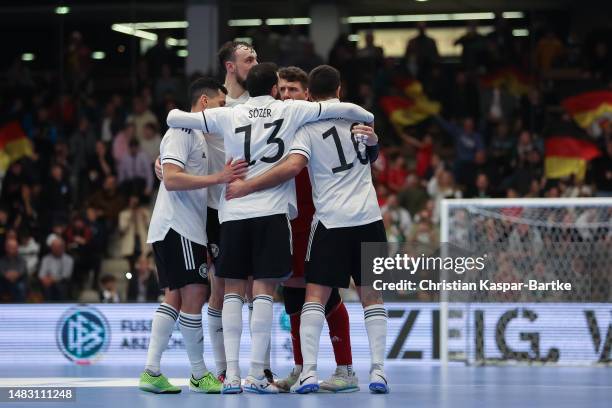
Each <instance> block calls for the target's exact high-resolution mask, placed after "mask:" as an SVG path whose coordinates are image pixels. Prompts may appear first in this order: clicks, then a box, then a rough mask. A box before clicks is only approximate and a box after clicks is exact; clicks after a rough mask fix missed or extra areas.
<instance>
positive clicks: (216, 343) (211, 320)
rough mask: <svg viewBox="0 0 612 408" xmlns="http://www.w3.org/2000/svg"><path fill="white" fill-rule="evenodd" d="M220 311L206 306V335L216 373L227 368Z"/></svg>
mask: <svg viewBox="0 0 612 408" xmlns="http://www.w3.org/2000/svg"><path fill="white" fill-rule="evenodd" d="M222 320H223V319H222V317H221V311H220V310H217V309H213V308H212V307H210V305H209V306H208V335H209V337H210V344H211V345H212V349H213V355H214V356H215V367H216V369H217V375H219V374H221V373H222V372H223V371H225V370H227V363H226V362H225V346H224V345H223V321H222Z"/></svg>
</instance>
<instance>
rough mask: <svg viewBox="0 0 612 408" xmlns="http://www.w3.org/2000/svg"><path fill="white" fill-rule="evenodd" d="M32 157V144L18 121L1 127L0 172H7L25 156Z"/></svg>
mask: <svg viewBox="0 0 612 408" xmlns="http://www.w3.org/2000/svg"><path fill="white" fill-rule="evenodd" d="M31 155H32V143H31V142H30V140H29V139H28V137H27V136H26V134H25V133H24V131H23V129H22V128H21V125H20V124H19V122H17V121H12V122H8V123H5V124H4V125H2V126H1V127H0V170H1V171H2V172H5V171H6V169H7V168H8V167H9V166H10V164H11V163H12V162H14V161H16V160H19V159H21V158H22V157H24V156H31Z"/></svg>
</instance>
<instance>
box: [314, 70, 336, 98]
mask: <svg viewBox="0 0 612 408" xmlns="http://www.w3.org/2000/svg"><path fill="white" fill-rule="evenodd" d="M339 86H340V72H338V70H337V69H336V68H334V67H332V66H329V65H319V66H318V67H316V68H315V69H313V70H312V71H310V74H309V75H308V92H309V93H310V96H311V97H312V98H313V99H322V98H325V97H335V96H336V90H337V89H338V87H339Z"/></svg>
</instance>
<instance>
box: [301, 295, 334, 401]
mask: <svg viewBox="0 0 612 408" xmlns="http://www.w3.org/2000/svg"><path fill="white" fill-rule="evenodd" d="M331 291H332V288H330V287H327V286H322V285H318V284H313V283H308V284H307V285H306V299H305V302H304V306H303V307H302V314H301V318H300V342H301V345H302V355H303V357H304V369H303V370H302V373H301V374H300V377H299V379H298V380H297V381H296V383H295V384H293V386H292V387H291V392H296V393H299V394H307V393H310V392H316V391H318V390H319V384H318V377H317V357H318V355H319V342H320V340H321V331H322V330H323V324H324V323H325V306H324V305H325V304H326V303H327V300H328V299H329V295H330V293H331Z"/></svg>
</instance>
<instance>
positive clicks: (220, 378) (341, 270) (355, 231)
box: [139, 42, 389, 394]
mask: <svg viewBox="0 0 612 408" xmlns="http://www.w3.org/2000/svg"><path fill="white" fill-rule="evenodd" d="M219 60H220V62H221V64H222V66H223V67H224V69H225V72H226V75H225V84H221V83H220V82H219V81H217V80H215V79H213V78H200V79H198V80H196V81H195V82H193V83H192V84H191V86H190V89H189V92H190V100H191V112H183V111H180V110H177V109H175V110H172V111H171V112H170V113H169V114H168V119H167V121H168V125H169V126H170V128H169V129H168V131H167V132H166V134H165V135H164V137H163V140H162V142H161V145H160V157H159V160H158V162H157V163H156V172H157V174H158V177H159V178H160V179H162V180H163V182H162V183H161V185H160V189H159V193H158V196H157V201H156V203H155V209H154V211H153V216H152V219H151V225H150V227H149V236H148V239H147V242H149V243H151V244H152V247H153V252H154V255H155V262H156V266H157V272H158V276H159V283H160V287H162V288H164V291H165V296H164V302H163V303H161V305H160V306H159V308H158V309H157V311H156V312H155V314H154V317H153V324H152V329H151V338H150V343H149V349H148V354H147V362H146V366H145V370H144V372H143V373H142V375H141V377H140V385H139V387H140V389H142V390H145V391H149V392H154V393H179V392H180V388H178V387H175V386H173V385H172V384H170V382H169V381H168V379H167V378H166V377H165V376H164V375H163V374H162V373H161V369H160V361H161V356H162V353H163V351H164V350H165V348H166V347H167V345H168V341H169V339H170V337H171V335H172V331H173V328H174V326H175V323H176V320H178V322H179V328H180V331H181V333H182V335H183V339H184V344H185V348H186V351H187V355H188V358H189V361H190V364H191V378H190V381H189V388H190V389H191V390H192V391H195V392H201V393H223V394H236V393H241V392H242V391H243V390H245V391H248V392H253V393H258V394H276V393H279V392H295V393H300V394H306V393H310V392H317V391H320V392H353V391H358V390H359V386H358V380H357V377H356V375H355V373H354V371H353V369H352V356H351V344H350V334H349V318H348V313H347V310H346V307H345V305H344V304H343V303H342V299H341V298H340V295H339V292H338V288H347V287H348V286H349V283H350V279H351V278H353V280H354V282H355V285H356V287H357V290H358V292H359V296H360V299H361V302H362V304H363V308H364V321H365V327H366V331H367V335H368V340H369V346H370V353H371V367H370V384H369V389H370V391H371V392H373V393H387V392H389V387H388V384H387V378H386V375H385V373H384V371H383V363H384V352H385V343H386V335H387V314H386V310H385V308H384V306H383V302H382V297H381V295H380V293H379V292H376V291H374V290H373V289H372V288H371V287H370V286H368V285H366V284H365V283H364V285H363V286H362V285H361V283H362V282H361V276H360V251H361V242H386V236H385V230H384V227H383V223H382V217H381V213H380V209H379V206H378V202H377V200H376V195H375V191H374V187H373V185H372V178H371V171H370V163H371V162H373V161H374V160H376V157H377V156H378V137H377V136H376V134H375V132H374V129H373V128H372V127H371V124H372V123H373V120H374V116H373V115H372V114H371V113H370V112H368V111H366V110H364V109H363V108H361V107H359V106H357V105H354V104H350V103H342V102H340V101H339V99H338V98H339V93H340V74H339V72H338V71H337V70H336V69H335V68H333V67H330V66H327V65H322V66H319V67H317V68H315V69H313V70H312V71H311V72H310V74H306V73H305V72H304V71H302V70H301V69H299V68H296V67H289V68H281V69H280V70H279V69H278V68H277V67H276V65H275V64H272V63H261V64H258V62H257V54H256V53H255V50H254V49H253V48H252V47H251V46H250V45H249V44H247V43H242V42H229V43H227V44H225V45H223V46H222V47H221V49H220V51H219ZM296 217H297V218H296ZM279 284H282V285H283V286H282V287H283V297H284V302H285V310H286V312H287V314H288V315H289V317H290V322H291V337H292V344H293V355H294V360H295V367H294V368H293V370H292V371H291V372H290V373H289V374H288V376H287V377H286V378H284V379H280V380H278V379H276V378H275V377H274V375H273V373H272V370H271V367H270V334H271V328H272V320H273V315H272V302H273V294H274V292H275V290H276V288H277V285H279ZM209 296H210V297H209ZM207 297H209V301H208V328H209V337H210V341H211V346H212V349H213V354H214V358H215V366H216V373H215V374H213V373H212V372H210V371H209V370H208V369H207V367H206V365H205V363H204V358H203V331H202V314H201V313H202V307H203V304H204V302H205V299H206V298H207ZM245 300H246V301H247V302H248V307H249V323H250V325H249V326H250V336H251V359H250V369H249V372H248V375H247V376H246V378H245V379H244V382H243V381H242V378H241V373H240V366H239V352H240V339H241V335H242V308H243V305H244V303H245ZM325 320H327V323H328V326H329V331H330V339H331V342H332V346H333V349H334V354H335V357H336V363H337V368H336V370H335V372H334V374H333V375H332V376H331V377H330V378H329V379H327V380H325V381H322V382H321V383H319V380H318V376H317V354H318V349H319V339H320V336H321V331H322V328H323V324H324V321H325Z"/></svg>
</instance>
